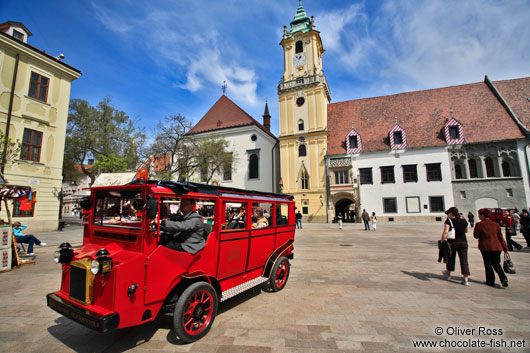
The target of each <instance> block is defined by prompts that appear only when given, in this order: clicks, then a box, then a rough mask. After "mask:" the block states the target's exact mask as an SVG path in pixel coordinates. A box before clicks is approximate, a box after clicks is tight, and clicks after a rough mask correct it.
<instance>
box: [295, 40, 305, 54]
mask: <svg viewBox="0 0 530 353" xmlns="http://www.w3.org/2000/svg"><path fill="white" fill-rule="evenodd" d="M303 51H304V43H302V41H301V40H299V41H298V42H296V45H295V50H294V53H295V54H298V53H301V52H303Z"/></svg>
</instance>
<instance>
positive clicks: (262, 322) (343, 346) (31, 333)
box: [0, 224, 530, 353]
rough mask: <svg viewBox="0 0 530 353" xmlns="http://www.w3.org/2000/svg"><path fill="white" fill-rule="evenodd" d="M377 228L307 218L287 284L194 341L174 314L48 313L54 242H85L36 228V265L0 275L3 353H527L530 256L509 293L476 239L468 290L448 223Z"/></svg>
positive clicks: (243, 300) (252, 298)
mask: <svg viewBox="0 0 530 353" xmlns="http://www.w3.org/2000/svg"><path fill="white" fill-rule="evenodd" d="M378 226H379V227H378V230H377V232H365V231H364V230H362V229H361V228H362V226H361V225H358V224H355V225H352V224H345V225H344V229H343V230H342V231H339V230H338V229H337V226H336V225H325V224H316V225H304V229H303V230H300V231H297V235H296V242H295V259H294V260H293V261H292V267H291V276H290V278H289V281H288V283H287V286H286V288H285V289H284V290H283V291H281V292H278V293H267V292H261V291H259V290H254V291H250V292H246V293H244V294H242V295H240V296H238V297H236V298H233V299H230V300H228V301H226V302H223V303H222V304H220V307H219V308H220V309H219V314H218V316H217V318H216V320H215V323H214V325H213V327H212V329H211V331H210V332H209V334H208V335H207V336H206V337H205V338H203V339H202V340H200V341H198V342H195V343H193V344H188V345H179V344H177V343H176V342H175V339H174V334H173V332H172V331H171V324H172V321H171V318H169V317H159V318H157V319H156V320H155V321H154V322H151V323H148V324H145V325H142V326H139V327H134V328H128V329H122V330H119V331H115V332H111V333H108V334H98V333H95V332H93V331H91V330H89V329H87V328H85V327H83V326H81V325H78V324H77V323H74V322H72V321H70V320H68V319H66V318H64V317H61V316H60V315H58V314H57V313H55V312H54V311H52V310H51V309H49V308H47V307H46V299H45V296H46V294H47V293H49V292H52V291H54V290H57V289H58V288H59V284H60V276H61V270H60V266H59V265H56V264H55V263H53V261H52V255H53V251H54V250H55V248H56V244H53V246H52V244H51V243H52V240H53V241H54V242H56V243H57V244H58V243H59V242H61V241H63V240H70V241H71V242H72V243H73V244H75V243H76V242H77V243H79V242H80V241H81V238H80V234H81V229H80V228H79V227H75V226H71V227H70V228H67V230H65V231H64V232H62V233H59V232H57V233H55V234H52V233H41V234H38V236H39V237H40V238H41V239H42V240H43V241H46V242H48V244H49V245H48V246H47V247H44V248H39V247H37V248H36V253H37V263H36V264H35V265H27V266H23V267H21V268H18V269H14V270H13V271H11V272H7V273H2V274H0V315H1V316H0V317H1V322H0V352H54V353H59V352H72V351H76V352H122V351H129V350H130V351H135V352H181V351H186V352H216V353H222V352H230V353H238V352H245V353H247V352H278V353H279V352H304V353H306V352H355V351H369V352H383V351H402V352H403V351H406V352H416V351H418V352H419V351H427V352H441V351H451V349H441V348H430V349H427V348H424V349H419V348H414V347H413V344H414V341H417V340H433V341H434V342H437V344H444V345H465V346H467V347H475V346H474V345H476V344H488V345H490V344H494V345H495V344H498V345H504V344H510V342H511V341H513V342H515V344H517V343H518V342H517V340H521V342H519V343H518V344H520V345H521V346H520V348H510V349H508V348H502V349H501V348H494V349H492V348H483V349H476V348H469V349H468V350H469V351H479V352H497V351H498V352H500V351H503V352H519V351H521V352H522V351H526V352H528V351H530V348H529V347H530V251H527V250H523V251H521V252H515V253H512V259H513V261H514V263H515V265H516V268H517V274H515V275H509V284H510V285H509V287H508V288H502V287H500V286H497V288H491V287H488V286H486V285H484V284H483V281H484V270H483V266H482V259H481V257H480V253H479V251H478V249H477V248H476V241H475V240H474V239H471V240H470V250H469V261H470V269H471V285H470V286H469V287H465V286H462V285H461V284H460V283H459V282H460V276H459V275H457V276H455V279H454V280H449V281H447V280H445V279H444V278H443V277H442V276H441V271H442V270H443V266H442V265H441V264H440V263H438V262H437V261H436V259H437V254H438V251H437V247H436V240H437V239H438V238H439V236H440V233H441V224H437V225H394V224H392V225H388V224H379V225H378ZM75 228H77V230H76V229H75ZM516 239H517V240H518V241H521V239H522V238H521V237H517V238H516ZM457 268H458V267H457ZM456 273H459V270H457V272H456ZM440 329H441V330H442V331H441V334H440V335H437V334H436V332H438V331H437V330H440ZM435 331H436V332H435ZM456 333H458V334H459V335H456ZM494 333H497V335H494ZM503 340H504V341H503ZM522 340H525V342H524V345H525V347H523V346H522V344H523V342H522ZM480 342H483V343H480ZM499 347H500V346H499Z"/></svg>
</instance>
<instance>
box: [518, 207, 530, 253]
mask: <svg viewBox="0 0 530 353" xmlns="http://www.w3.org/2000/svg"><path fill="white" fill-rule="evenodd" d="M519 222H520V225H521V234H522V235H523V237H524V239H525V240H526V247H527V248H530V214H528V210H526V209H524V208H523V210H522V211H521V219H520V221H519Z"/></svg>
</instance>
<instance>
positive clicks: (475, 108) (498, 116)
mask: <svg viewBox="0 0 530 353" xmlns="http://www.w3.org/2000/svg"><path fill="white" fill-rule="evenodd" d="M521 80H522V81H524V82H523V83H524V84H521V82H519V81H518V80H510V81H499V82H494V83H495V84H496V85H497V84H499V90H500V91H501V93H502V94H504V93H505V92H506V97H505V98H506V99H507V100H508V101H511V100H514V101H515V100H518V101H520V100H521V97H522V96H524V95H530V90H528V83H527V82H530V81H528V80H529V79H528V78H527V79H521ZM512 81H515V82H512ZM503 82H508V83H506V84H503ZM519 89H522V90H524V92H525V93H523V92H519ZM528 103H530V102H528ZM527 109H528V105H526V108H524V104H519V105H517V108H516V109H514V110H517V111H519V112H521V114H522V115H524V117H523V116H520V115H521V114H519V115H517V116H518V117H519V119H521V120H522V121H526V122H527V123H530V115H529V114H528V110H527ZM451 112H452V115H453V117H454V118H455V119H457V120H458V121H459V122H461V123H462V126H463V132H464V138H465V140H466V142H467V143H476V142H486V141H499V140H511V139H518V138H524V137H525V136H524V134H523V133H522V132H521V130H520V129H519V128H518V126H517V124H516V123H515V122H514V121H513V119H512V118H511V117H510V115H509V114H508V113H507V111H506V109H505V108H504V107H503V106H502V104H501V103H500V102H499V100H498V99H497V98H496V97H495V95H494V94H493V93H492V91H491V90H490V88H489V87H488V86H487V85H486V83H484V82H478V83H472V84H467V85H461V86H453V87H445V88H437V89H431V90H425V91H415V92H406V93H400V94H395V95H390V96H383V97H375V98H365V99H357V100H351V101H345V102H338V103H333V104H329V105H328V130H329V136H328V154H329V155H334V154H345V153H346V135H347V134H348V132H349V131H350V130H351V128H352V123H353V127H354V128H355V129H356V130H357V131H358V132H359V134H360V135H361V141H362V144H363V146H362V147H363V151H365V152H368V151H383V150H386V151H390V144H389V141H388V133H389V131H390V130H391V129H392V127H393V126H394V124H395V123H396V119H397V122H398V123H399V125H400V126H401V127H402V128H403V129H405V131H406V133H407V143H408V148H420V147H433V146H445V145H446V143H445V139H444V135H443V133H442V128H443V127H444V125H445V124H446V123H447V121H448V120H449V119H451ZM516 114H517V113H516Z"/></svg>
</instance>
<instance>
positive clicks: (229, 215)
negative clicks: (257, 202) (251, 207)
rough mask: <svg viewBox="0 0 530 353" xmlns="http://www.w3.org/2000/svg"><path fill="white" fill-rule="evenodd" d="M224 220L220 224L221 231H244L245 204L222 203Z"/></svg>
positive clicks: (245, 219) (245, 218)
mask: <svg viewBox="0 0 530 353" xmlns="http://www.w3.org/2000/svg"><path fill="white" fill-rule="evenodd" d="M223 209H224V210H225V218H224V220H223V223H222V224H221V230H222V231H230V230H236V229H244V228H245V224H246V221H247V214H246V208H245V204H244V203H241V202H226V201H225V202H223Z"/></svg>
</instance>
